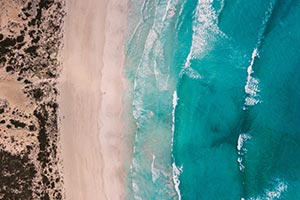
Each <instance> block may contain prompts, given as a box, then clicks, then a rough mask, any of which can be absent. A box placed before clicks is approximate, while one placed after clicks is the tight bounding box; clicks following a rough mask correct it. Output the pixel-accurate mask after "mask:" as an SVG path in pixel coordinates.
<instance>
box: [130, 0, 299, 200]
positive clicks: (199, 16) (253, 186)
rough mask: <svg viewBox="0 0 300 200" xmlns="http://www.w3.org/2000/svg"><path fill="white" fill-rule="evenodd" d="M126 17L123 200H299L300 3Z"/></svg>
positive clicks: (138, 7)
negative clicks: (127, 151)
mask: <svg viewBox="0 0 300 200" xmlns="http://www.w3.org/2000/svg"><path fill="white" fill-rule="evenodd" d="M130 8H131V12H130V16H129V33H128V40H127V52H126V53H127V54H126V58H127V60H126V68H125V69H126V75H127V77H128V79H129V81H130V83H131V104H132V116H133V119H134V120H133V125H132V129H133V130H134V131H133V132H134V133H133V134H134V136H135V138H134V141H133V144H132V145H133V158H132V161H131V167H130V170H129V180H128V186H129V187H128V188H129V195H128V199H146V200H152V199H153V200H154V199H155V200H156V199H158V200H165V199H166V200H167V199H183V200H198V199H199V200H202V199H204V200H205V199H212V200H215V199H221V200H223V199H224V200H227V199H228V200H231V199H232V200H235V199H237V200H241V199H244V200H246V199H248V200H254V199H255V200H256V199H266V200H269V199H270V200H271V199H291V200H294V199H295V200H298V199H300V70H299V69H298V68H299V67H300V56H299V55H300V1H298V0H277V1H276V0H214V1H213V0H198V1H197V0H160V1H159V0H157V1H155V0H143V1H137V0H131V2H130Z"/></svg>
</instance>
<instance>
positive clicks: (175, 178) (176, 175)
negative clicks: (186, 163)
mask: <svg viewBox="0 0 300 200" xmlns="http://www.w3.org/2000/svg"><path fill="white" fill-rule="evenodd" d="M172 169H173V170H172V173H173V182H174V186H175V191H176V193H177V196H178V200H181V193H180V189H179V185H180V180H179V177H180V174H181V173H182V171H183V167H182V166H181V167H177V166H176V164H175V163H174V162H173V163H172Z"/></svg>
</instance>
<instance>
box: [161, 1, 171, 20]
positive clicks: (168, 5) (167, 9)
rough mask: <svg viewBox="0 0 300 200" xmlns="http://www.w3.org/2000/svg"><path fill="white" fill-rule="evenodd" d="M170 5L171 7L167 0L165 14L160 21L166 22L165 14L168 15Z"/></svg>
mask: <svg viewBox="0 0 300 200" xmlns="http://www.w3.org/2000/svg"><path fill="white" fill-rule="evenodd" d="M170 5H171V0H168V3H167V6H166V11H165V14H164V16H163V18H162V21H165V20H166V18H167V14H168V12H169V10H170Z"/></svg>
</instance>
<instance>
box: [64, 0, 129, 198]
mask: <svg viewBox="0 0 300 200" xmlns="http://www.w3.org/2000/svg"><path fill="white" fill-rule="evenodd" d="M66 12H67V16H66V17H65V29H64V47H63V50H62V64H63V71H62V75H61V78H60V97H59V104H60V119H61V122H60V132H61V145H62V156H63V165H64V182H65V190H66V199H67V200H117V199H124V198H125V196H126V192H125V191H126V175H127V170H126V164H125V163H126V162H125V161H126V159H128V156H129V150H128V147H127V144H126V141H127V140H126V137H127V136H126V132H125V131H124V127H125V125H124V123H123V121H122V110H123V109H122V104H123V103H122V95H123V91H124V88H125V80H124V78H123V69H122V67H123V60H124V55H123V54H124V46H123V45H124V33H125V32H126V30H125V28H126V20H127V1H118V0H100V1H99V0H72V1H71V0H67V1H66Z"/></svg>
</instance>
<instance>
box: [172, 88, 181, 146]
mask: <svg viewBox="0 0 300 200" xmlns="http://www.w3.org/2000/svg"><path fill="white" fill-rule="evenodd" d="M178 100H179V98H178V96H177V91H176V90H175V91H174V92H173V102H172V103H173V110H172V143H171V145H172V151H173V142H174V131H175V111H176V107H177V103H178Z"/></svg>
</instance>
